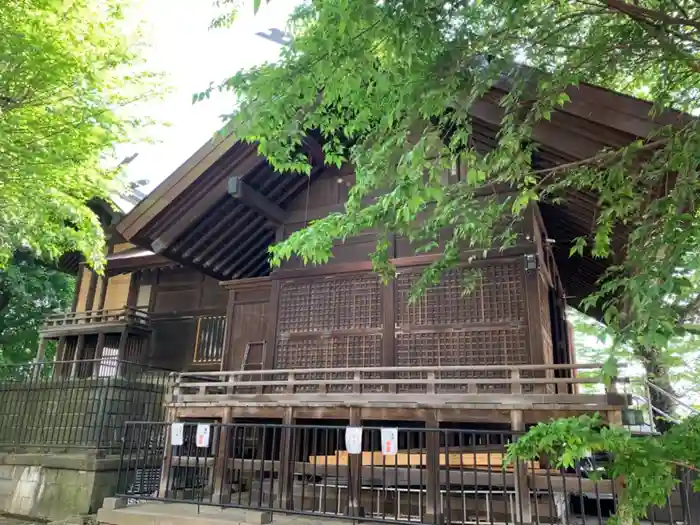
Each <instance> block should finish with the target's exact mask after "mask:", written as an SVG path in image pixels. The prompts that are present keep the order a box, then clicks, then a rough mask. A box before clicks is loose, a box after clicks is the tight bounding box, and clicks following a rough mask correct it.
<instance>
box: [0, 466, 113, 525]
mask: <svg viewBox="0 0 700 525" xmlns="http://www.w3.org/2000/svg"><path fill="white" fill-rule="evenodd" d="M118 469H119V457H118V456H108V457H106V458H100V457H97V456H96V455H95V454H94V453H93V454H0V513H2V512H5V513H9V514H15V515H18V516H27V517H31V518H40V519H46V520H61V519H65V518H67V517H69V516H73V515H76V514H88V513H95V512H97V509H99V508H100V506H101V505H102V501H103V500H104V498H105V497H108V496H113V495H114V493H115V492H116V486H117V479H118Z"/></svg>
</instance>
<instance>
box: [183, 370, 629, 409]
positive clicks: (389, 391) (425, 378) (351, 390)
mask: <svg viewBox="0 0 700 525" xmlns="http://www.w3.org/2000/svg"><path fill="white" fill-rule="evenodd" d="M600 369H601V366H600V365H596V364H592V365H520V366H508V365H493V366H490V365H486V366H445V367H376V368H342V369H341V368H313V369H295V370H239V371H218V372H197V373H181V374H179V375H178V377H177V378H176V383H175V389H174V391H173V396H172V402H173V403H200V402H207V401H208V402H222V403H225V402H229V401H236V400H248V401H259V400H268V401H273V400H282V399H287V400H289V399H290V397H295V398H297V399H299V400H301V399H305V400H308V401H323V400H328V401H331V400H341V401H343V402H345V401H346V400H351V399H357V398H358V396H360V397H363V398H366V399H380V398H381V399H394V400H396V401H399V400H402V401H405V402H411V401H417V400H418V399H419V398H420V399H425V397H424V396H431V397H433V398H434V399H437V398H445V399H447V398H449V399H451V400H464V399H468V398H472V399H477V398H478V399H480V400H482V401H483V400H484V399H487V398H490V399H494V400H495V399H499V398H502V396H503V395H504V394H507V395H509V396H513V395H515V396H529V395H538V396H543V395H544V396H547V397H550V398H551V399H550V400H549V401H553V400H554V399H553V398H554V397H555V396H556V401H557V402H561V403H568V402H573V401H572V399H577V400H579V402H580V401H581V400H582V399H585V398H588V399H589V400H592V401H596V400H597V401H600V400H605V399H613V398H615V396H617V398H620V399H619V400H620V402H621V400H622V398H623V397H624V396H620V395H617V394H616V390H615V389H614V388H606V387H605V386H604V384H603V381H602V379H601V377H600V376H599V375H597V374H595V373H593V374H591V372H595V371H599V370H600ZM561 371H565V372H566V371H568V374H561ZM574 371H585V372H587V373H586V374H585V375H584V374H582V375H581V376H577V375H576V373H574ZM557 372H559V373H557ZM561 375H566V376H568V377H557V376H561ZM203 378H207V379H209V380H207V381H203ZM621 381H622V380H621ZM580 385H591V388H589V390H590V393H587V394H586V393H581V392H580V390H579V386H580ZM348 394H350V395H348ZM416 394H418V395H419V397H416ZM594 398H595V399H594Z"/></svg>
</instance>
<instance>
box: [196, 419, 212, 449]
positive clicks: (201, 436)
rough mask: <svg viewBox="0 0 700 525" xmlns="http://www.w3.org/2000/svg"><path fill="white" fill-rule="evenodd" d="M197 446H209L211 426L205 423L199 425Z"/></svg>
mask: <svg viewBox="0 0 700 525" xmlns="http://www.w3.org/2000/svg"><path fill="white" fill-rule="evenodd" d="M197 446H198V447H208V446H209V425H207V424H203V423H200V424H199V425H197Z"/></svg>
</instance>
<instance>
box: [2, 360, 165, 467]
mask: <svg viewBox="0 0 700 525" xmlns="http://www.w3.org/2000/svg"><path fill="white" fill-rule="evenodd" d="M171 384H172V376H171V372H169V371H166V370H161V369H156V368H152V367H148V366H144V365H141V364H137V363H132V362H128V361H119V360H117V359H114V358H103V359H92V360H82V361H54V362H48V363H29V364H23V365H6V366H0V450H15V451H17V450H29V451H37V450H40V451H44V450H50V451H57V450H60V449H85V448H87V449H99V450H105V451H112V452H115V453H116V452H118V451H119V449H120V446H121V439H122V434H123V431H124V428H125V424H126V422H127V421H129V420H133V419H145V418H148V419H151V420H156V421H157V420H163V419H164V408H163V397H164V395H165V394H166V393H168V391H169V389H170V388H171Z"/></svg>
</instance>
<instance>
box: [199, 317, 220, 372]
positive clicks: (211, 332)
mask: <svg viewBox="0 0 700 525" xmlns="http://www.w3.org/2000/svg"><path fill="white" fill-rule="evenodd" d="M225 331H226V316H225V315H203V316H201V317H197V336H196V339H195V346H194V358H193V359H192V362H193V363H218V362H220V361H221V356H222V355H223V353H224V333H225Z"/></svg>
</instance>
